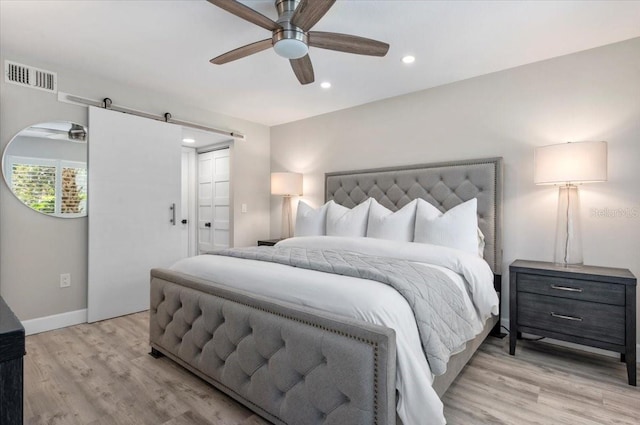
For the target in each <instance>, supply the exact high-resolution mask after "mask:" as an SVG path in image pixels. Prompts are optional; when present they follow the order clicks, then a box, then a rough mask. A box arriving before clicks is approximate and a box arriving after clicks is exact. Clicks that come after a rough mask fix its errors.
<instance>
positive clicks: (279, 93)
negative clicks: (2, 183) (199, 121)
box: [0, 0, 640, 125]
mask: <svg viewBox="0 0 640 425" xmlns="http://www.w3.org/2000/svg"><path fill="white" fill-rule="evenodd" d="M243 2H244V3H245V4H247V5H249V6H250V7H252V8H254V9H256V10H258V11H259V12H261V13H263V14H264V15H267V16H269V17H271V18H272V19H276V18H277V15H276V12H275V8H274V6H273V1H272V0H269V1H243ZM313 29H314V30H318V31H332V32H344V33H350V34H354V35H360V36H364V37H368V38H374V39H378V40H381V41H385V42H388V43H389V44H390V45H391V48H390V50H389V53H388V54H387V56H386V57H384V58H377V57H367V56H360V55H351V54H345V53H340V52H334V51H329V50H322V49H318V48H311V50H310V56H311V58H312V61H313V65H314V69H315V75H316V82H315V83H314V84H309V85H306V86H301V85H300V84H299V83H298V81H297V79H296V78H295V76H294V75H293V72H292V71H291V68H290V66H289V63H288V61H287V60H286V59H283V58H281V57H278V56H277V55H276V54H275V52H273V50H272V49H270V50H266V51H264V52H261V53H258V54H255V55H253V56H250V57H247V58H244V59H241V60H238V61H236V62H232V63H229V64H226V65H221V66H220V65H211V64H210V63H209V59H211V58H213V57H215V56H218V55H220V54H221V53H224V52H226V51H228V50H231V49H234V48H237V47H239V46H242V45H245V44H248V43H251V42H253V41H257V40H262V39H265V38H268V37H269V36H270V33H269V32H268V31H267V30H264V29H262V28H260V27H257V26H255V25H253V24H251V23H249V22H246V21H244V20H242V19H240V18H237V17H235V16H233V15H231V14H229V13H227V12H225V11H223V10H221V9H218V8H217V7H215V6H213V5H211V4H209V3H207V2H206V1H204V0H185V1H168V0H165V1H131V0H130V1H108V0H105V1H86V0H85V1H7V0H0V49H2V51H3V54H4V55H5V58H6V59H9V60H11V57H10V54H11V52H16V53H21V54H24V55H27V56H33V57H36V58H38V60H40V61H43V62H46V63H51V64H53V65H55V64H60V66H64V67H68V66H73V67H74V69H75V70H76V71H78V72H80V73H83V74H84V73H86V74H89V75H93V76H98V77H104V78H108V79H110V80H115V81H118V82H122V83H125V84H131V85H135V86H138V87H141V88H144V89H149V90H154V91H162V92H168V93H169V94H171V95H173V96H175V97H177V98H179V99H180V100H181V101H184V102H188V103H191V104H197V105H198V106H200V107H202V108H204V109H209V110H213V111H217V112H220V113H223V114H226V115H230V116H235V117H239V118H244V119H247V120H250V121H254V122H258V123H263V124H266V125H276V124H281V123H286V122H290V121H295V120H299V119H303V118H306V117H310V116H314V115H319V114H323V113H327V112H331V111H335V110H339V109H344V108H348V107H352V106H356V105H360V104H363V103H368V102H372V101H375V100H379V99H384V98H388V97H392V96H397V95H401V94H405V93H409V92H413V91H417V90H422V89H426V88H430V87H435V86H439V85H443V84H448V83H451V82H454V81H459V80H463V79H467V78H471V77H475V76H478V75H483V74H487V73H490V72H495V71H499V70H503V69H507V68H512V67H516V66H520V65H524V64H528V63H531V62H536V61H540V60H544V59H549V58H552V57H556V56H561V55H565V54H569V53H573V52H577V51H580V50H585V49H589V48H593V47H597V46H601V45H605V44H610V43H614V42H617V41H621V40H626V39H630V38H634V37H638V36H640V1H416V0H414V1H399V0H391V1H382V0H377V1H365V0H338V1H337V3H336V4H335V5H334V6H333V8H332V9H331V10H330V11H329V12H328V13H327V15H325V16H324V18H323V19H322V20H321V21H320V22H319V23H318V24H316V26H315V27H314V28H313ZM406 54H413V55H415V56H416V58H417V60H416V62H415V63H414V64H413V65H411V66H407V65H404V64H403V63H402V62H401V61H400V59H401V57H402V56H404V55H406ZM27 65H31V64H27ZM51 70H52V71H56V70H55V69H51ZM322 81H330V82H331V83H332V85H333V87H332V88H331V89H329V90H323V89H321V88H320V83H321V82H322ZM76 94H78V95H82V93H76Z"/></svg>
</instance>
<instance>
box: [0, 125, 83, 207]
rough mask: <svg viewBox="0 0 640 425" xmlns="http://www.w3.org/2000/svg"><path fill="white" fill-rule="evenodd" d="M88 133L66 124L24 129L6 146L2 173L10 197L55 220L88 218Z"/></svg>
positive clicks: (79, 126)
mask: <svg viewBox="0 0 640 425" xmlns="http://www.w3.org/2000/svg"><path fill="white" fill-rule="evenodd" d="M86 141H87V130H86V128H85V127H83V126H81V125H79V124H75V123H69V122H49V123H42V124H37V125H34V126H31V127H28V128H25V129H24V130H22V131H21V132H19V133H18V134H17V135H16V136H15V137H14V138H13V139H12V140H11V142H9V144H8V145H7V147H6V149H5V151H4V155H3V159H2V172H3V174H4V178H5V181H6V183H7V185H8V186H9V188H10V189H11V191H12V192H13V194H14V195H15V196H16V197H17V198H18V199H19V200H20V201H22V203H24V204H25V205H26V206H28V207H30V208H31V209H33V210H34V211H37V212H40V213H43V214H47V215H50V216H55V217H63V218H74V217H84V216H86V215H87V143H86Z"/></svg>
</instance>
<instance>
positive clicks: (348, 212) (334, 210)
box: [327, 198, 371, 237]
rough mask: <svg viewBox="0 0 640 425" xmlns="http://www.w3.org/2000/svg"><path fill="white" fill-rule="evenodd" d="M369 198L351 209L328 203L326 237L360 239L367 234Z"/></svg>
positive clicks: (331, 202)
mask: <svg viewBox="0 0 640 425" xmlns="http://www.w3.org/2000/svg"><path fill="white" fill-rule="evenodd" d="M370 204H371V198H369V199H367V200H366V201H364V202H363V203H361V204H360V205H356V206H355V207H353V208H352V209H349V208H347V207H343V206H342V205H338V204H336V203H335V202H333V201H329V208H328V209H327V236H345V237H362V236H365V235H366V234H367V219H368V218H369V205H370Z"/></svg>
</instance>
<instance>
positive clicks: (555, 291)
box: [518, 273, 625, 305]
mask: <svg viewBox="0 0 640 425" xmlns="http://www.w3.org/2000/svg"><path fill="white" fill-rule="evenodd" d="M518 292H530V293H534V294H541V295H550V296H553V297H560V298H570V299H574V300H581V301H592V302H597V303H604V304H613V305H625V288H624V285H616V284H613V283H603V282H592V281H589V280H582V279H569V278H563V277H552V276H543V275H537V274H527V273H521V274H519V275H518Z"/></svg>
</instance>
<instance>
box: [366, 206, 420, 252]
mask: <svg viewBox="0 0 640 425" xmlns="http://www.w3.org/2000/svg"><path fill="white" fill-rule="evenodd" d="M416 205H418V200H417V199H414V200H413V201H411V202H409V203H408V204H407V205H405V206H404V207H402V208H400V209H399V210H398V211H396V212H391V211H390V210H389V209H387V208H385V207H384V206H382V205H380V204H379V203H378V201H376V200H375V199H372V200H371V206H370V207H369V222H368V224H367V237H369V238H378V239H389V240H392V241H402V242H412V241H413V228H414V225H415V222H416Z"/></svg>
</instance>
